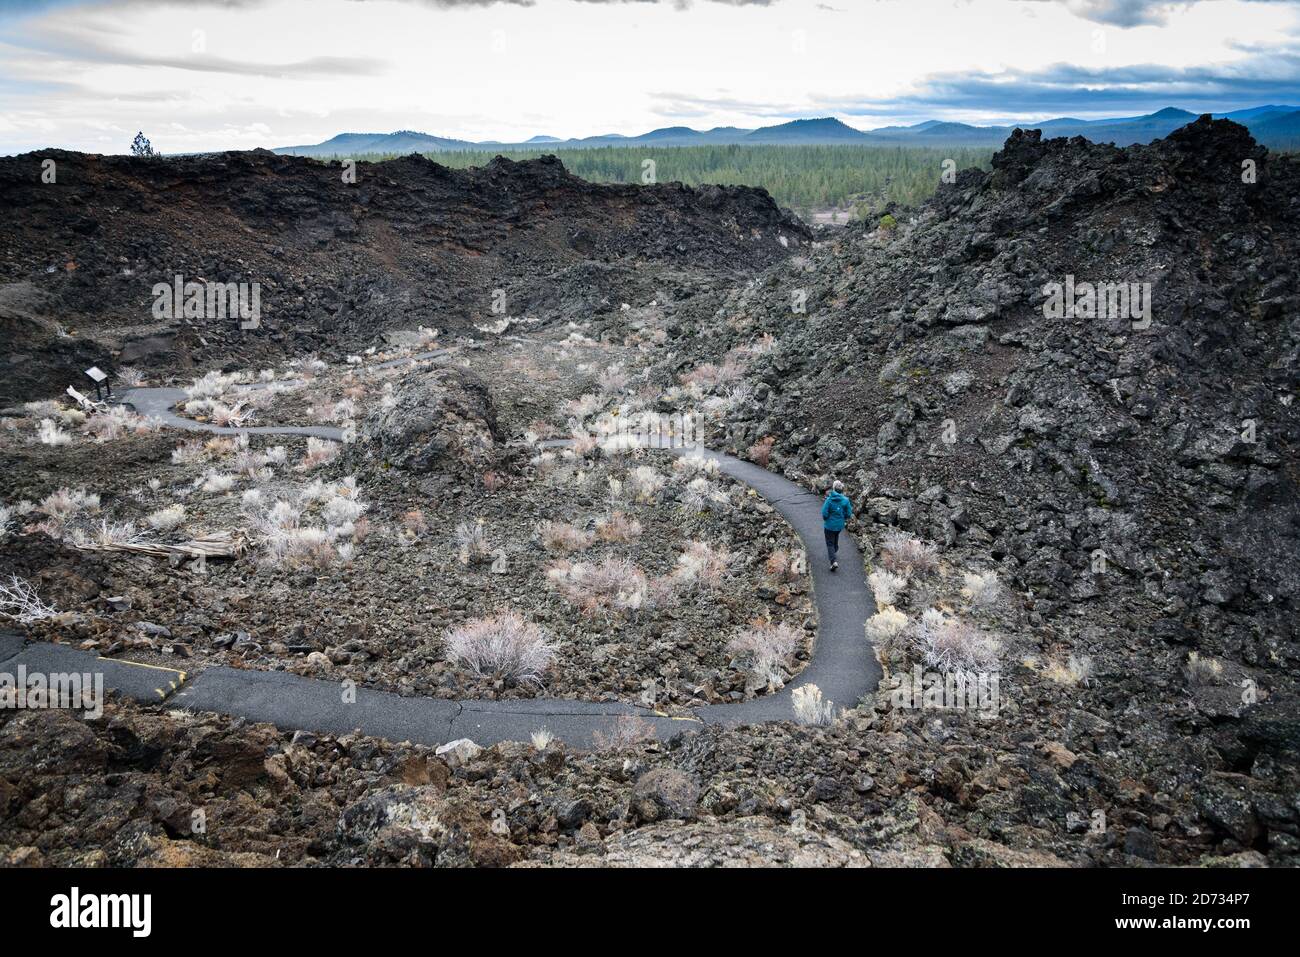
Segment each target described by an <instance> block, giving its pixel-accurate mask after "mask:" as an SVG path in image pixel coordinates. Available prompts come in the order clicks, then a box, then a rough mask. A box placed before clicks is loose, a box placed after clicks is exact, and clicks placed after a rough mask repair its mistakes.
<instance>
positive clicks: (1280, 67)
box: [0, 0, 1300, 152]
mask: <svg viewBox="0 0 1300 957" xmlns="http://www.w3.org/2000/svg"><path fill="white" fill-rule="evenodd" d="M683 7H684V9H683ZM1121 7H1123V8H1124V9H1123V10H1121V9H1120V8H1121ZM1138 7H1141V8H1142V9H1141V10H1138V9H1137V8H1138ZM8 9H9V11H10V14H9V16H8V17H5V18H0V151H4V152H15V151H20V150H27V149H34V148H39V147H43V146H48V145H57V146H65V147H68V148H85V149H96V150H106V149H111V150H116V151H124V150H125V149H126V148H127V146H128V145H129V139H130V136H131V135H134V131H135V130H137V129H143V130H145V132H146V133H148V134H149V135H150V136H151V137H152V138H153V140H154V143H155V145H156V146H157V147H158V148H160V149H162V150H163V151H165V152H179V151H188V150H206V149H219V148H241V147H251V146H283V145H290V144H297V143H312V142H318V141H320V140H323V139H325V138H327V137H329V136H331V135H333V134H335V133H338V132H345V131H355V132H372V131H379V132H388V131H391V130H396V129H417V130H422V131H425V132H430V133H435V134H439V135H444V136H451V137H457V138H462V139H475V140H482V139H498V140H507V141H509V140H520V139H524V138H527V137H529V136H532V135H535V134H539V133H543V134H550V135H558V136H587V135H594V134H599V133H610V132H617V133H626V134H634V133H639V132H644V131H645V130H648V129H651V128H653V127H656V126H665V125H676V124H678V123H686V124H689V125H692V126H696V127H708V126H722V125H738V126H754V125H760V124H763V123H770V122H779V121H781V120H784V119H789V118H793V117H797V116H808V115H825V114H827V113H831V114H834V115H840V116H842V117H844V118H847V119H849V120H850V122H853V123H855V125H859V126H869V125H880V124H882V123H888V122H896V121H898V120H903V119H909V118H912V119H919V118H924V117H927V116H936V117H939V118H954V119H965V120H968V121H977V122H978V121H990V120H1000V119H1004V118H1006V117H1008V116H1009V115H1019V116H1025V117H1026V118H1029V119H1032V118H1042V117H1043V116H1046V115H1054V114H1059V113H1069V112H1087V111H1089V110H1091V111H1093V112H1095V111H1097V110H1102V111H1105V110H1110V111H1112V112H1113V111H1114V110H1115V109H1119V108H1122V107H1124V106H1125V105H1127V104H1129V103H1132V104H1134V109H1133V111H1134V112H1138V111H1140V110H1141V108H1142V107H1140V106H1139V105H1138V103H1139V100H1141V102H1142V103H1144V104H1145V103H1148V102H1149V103H1150V104H1151V105H1152V106H1154V107H1158V106H1164V105H1176V106H1186V107H1188V108H1201V107H1203V108H1214V106H1215V104H1214V103H1199V102H1198V103H1197V104H1193V103H1191V102H1187V100H1186V98H1187V97H1188V96H1189V95H1192V94H1194V95H1195V96H1196V97H1202V96H1204V97H1211V98H1212V97H1215V96H1218V97H1223V98H1225V105H1242V104H1240V103H1236V102H1233V103H1230V104H1229V103H1227V102H1226V98H1229V97H1231V96H1235V95H1237V94H1240V95H1242V96H1252V95H1254V92H1255V91H1256V90H1258V91H1260V94H1261V95H1263V92H1264V91H1266V90H1267V91H1268V92H1269V93H1270V94H1272V93H1274V92H1276V93H1277V94H1278V95H1279V96H1280V95H1281V94H1282V93H1285V92H1286V91H1287V90H1288V88H1290V89H1296V90H1297V91H1300V75H1298V68H1297V63H1296V61H1295V58H1294V57H1293V56H1291V54H1290V52H1289V49H1288V47H1287V45H1286V44H1287V42H1288V39H1293V38H1294V34H1295V33H1296V32H1297V29H1298V28H1297V24H1298V23H1300V20H1298V18H1297V11H1296V8H1295V6H1294V5H1291V4H1282V3H1258V2H1243V0H1203V2H1199V3H1191V2H1176V3H1172V4H1163V5H1162V4H1134V3H1125V2H1121V0H1067V2H1065V3H1061V2H1042V0H1039V2H1025V0H958V2H953V0H855V2H854V3H851V4H850V3H842V4H828V3H825V2H817V0H773V2H771V3H731V2H711V0H697V2H694V3H689V4H679V3H677V2H674V0H668V2H662V3H655V2H637V0H628V2H622V0H581V2H579V0H536V2H535V3H529V4H522V3H510V2H497V3H480V2H468V0H467V2H445V0H233V2H232V0H225V2H211V3H207V4H193V3H176V2H160V0H103V2H100V3H92V4H80V5H78V4H71V5H69V3H68V2H65V3H63V4H57V3H29V4H26V5H24V6H23V7H22V9H21V10H20V12H21V13H23V15H22V16H14V15H13V10H14V9H15V8H13V7H9V8H8ZM1120 21H1134V22H1133V24H1132V25H1129V24H1128V23H1123V24H1121V23H1120ZM1188 77H1192V78H1193V79H1195V80H1196V84H1193V85H1189V82H1188ZM1220 77H1222V78H1225V79H1222V80H1220V79H1217V78H1220ZM1256 80H1261V81H1262V80H1267V81H1268V82H1267V84H1256V83H1255V81H1256ZM1011 81H1014V84H1013V83H1012V82H1011ZM1091 89H1100V90H1102V91H1103V92H1106V91H1109V94H1108V96H1102V95H1098V94H1096V93H1089V92H1087V91H1088V90H1091ZM1135 89H1138V90H1139V92H1140V93H1141V94H1142V97H1149V98H1150V99H1149V100H1147V99H1142V98H1139V97H1136V96H1133V95H1131V94H1132V91H1133V90H1135ZM1291 99H1292V100H1293V101H1294V100H1295V99H1300V92H1297V94H1296V96H1295V97H1292V98H1291ZM1260 102H1263V100H1260ZM1072 106H1073V107H1077V108H1078V109H1077V110H1072V109H1070V107H1072ZM104 124H109V126H107V127H106V126H105V125H104ZM117 130H123V131H128V132H127V134H126V136H125V137H124V138H123V139H122V140H121V141H120V142H118V141H116V140H113V139H112V137H113V135H115V132H116V131H117ZM105 137H107V139H106V138H105Z"/></svg>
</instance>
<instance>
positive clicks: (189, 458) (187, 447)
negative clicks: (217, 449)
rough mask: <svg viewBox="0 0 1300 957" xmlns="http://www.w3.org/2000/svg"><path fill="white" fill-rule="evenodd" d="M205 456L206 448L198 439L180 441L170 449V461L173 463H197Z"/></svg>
mask: <svg viewBox="0 0 1300 957" xmlns="http://www.w3.org/2000/svg"><path fill="white" fill-rule="evenodd" d="M207 457H208V450H207V448H206V447H205V446H204V444H203V442H202V441H200V440H198V439H195V440H192V441H189V442H182V443H181V444H180V445H178V446H176V448H174V449H172V463H173V464H175V465H198V464H199V463H200V462H202V461H204V460H205V459H206V458H207Z"/></svg>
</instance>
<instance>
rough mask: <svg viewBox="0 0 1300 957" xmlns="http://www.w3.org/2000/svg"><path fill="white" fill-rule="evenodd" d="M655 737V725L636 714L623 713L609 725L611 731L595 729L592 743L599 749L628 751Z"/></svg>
mask: <svg viewBox="0 0 1300 957" xmlns="http://www.w3.org/2000/svg"><path fill="white" fill-rule="evenodd" d="M654 738H655V726H654V725H653V724H651V723H650V722H649V721H646V720H645V719H644V718H642V717H639V716H638V715H635V714H621V715H619V716H618V717H617V718H615V719H614V720H613V721H612V722H611V723H610V726H609V731H608V732H605V731H594V732H592V735H591V740H592V743H593V744H594V745H595V746H596V750H598V751H626V750H627V749H628V748H634V747H636V746H637V745H638V744H644V743H645V742H646V741H653V740H654Z"/></svg>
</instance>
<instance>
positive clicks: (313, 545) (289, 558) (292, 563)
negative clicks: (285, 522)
mask: <svg viewBox="0 0 1300 957" xmlns="http://www.w3.org/2000/svg"><path fill="white" fill-rule="evenodd" d="M262 544H263V553H262V557H263V561H264V562H265V564H267V565H270V566H271V567H273V568H328V567H330V566H331V565H333V564H334V561H335V559H336V557H337V553H336V552H335V551H334V546H333V545H332V544H331V542H330V537H329V533H328V532H327V531H325V529H323V528H314V527H306V528H286V529H281V530H279V531H273V532H271V533H269V534H267V535H265V536H264V538H263V541H262Z"/></svg>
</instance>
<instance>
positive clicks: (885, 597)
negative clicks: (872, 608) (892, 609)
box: [867, 568, 907, 608]
mask: <svg viewBox="0 0 1300 957" xmlns="http://www.w3.org/2000/svg"><path fill="white" fill-rule="evenodd" d="M867 584H868V585H870V586H871V594H873V595H874V596H875V597H876V605H877V606H878V607H880V608H884V607H885V606H886V605H892V604H894V602H895V601H897V600H898V596H899V595H900V594H901V593H902V591H903V589H904V588H906V587H907V579H906V578H904V577H903V576H902V575H895V574H894V573H893V572H889V571H885V570H884V569H883V568H878V569H876V570H875V571H873V572H872V573H871V574H870V575H868V576H867Z"/></svg>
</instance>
